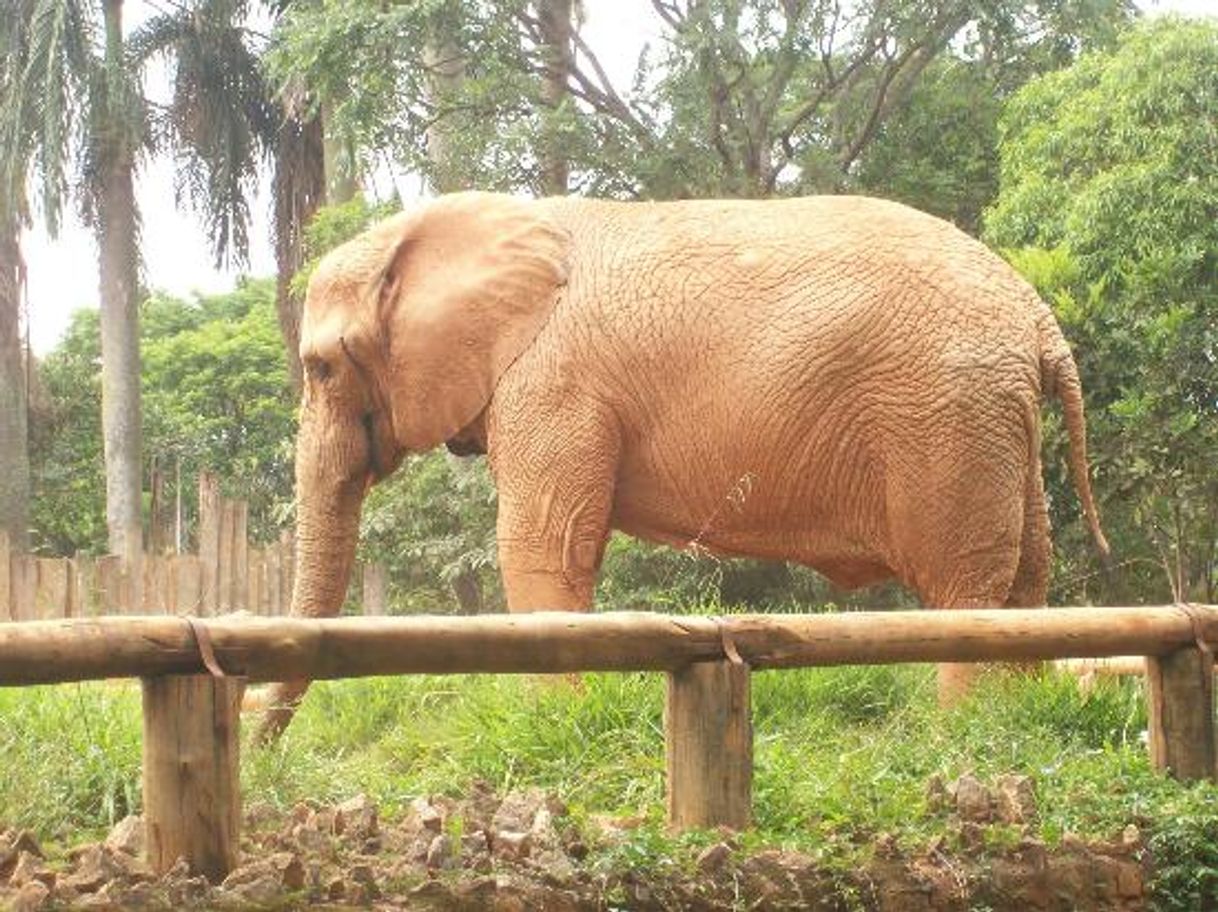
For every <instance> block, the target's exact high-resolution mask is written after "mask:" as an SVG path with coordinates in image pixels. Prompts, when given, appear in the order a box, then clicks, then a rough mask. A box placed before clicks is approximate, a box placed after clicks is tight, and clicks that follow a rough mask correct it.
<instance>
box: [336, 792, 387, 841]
mask: <svg viewBox="0 0 1218 912" xmlns="http://www.w3.org/2000/svg"><path fill="white" fill-rule="evenodd" d="M334 832H335V834H336V835H338V836H346V837H348V838H350V839H371V838H372V837H373V836H376V835H377V833H378V832H379V827H378V821H377V811H376V805H375V804H373V803H372V799H370V798H369V797H368V796H367V795H364V794H359V795H356V796H355V797H354V798H351V799H348V800H347V801H344V802H343V803H342V804H340V805H338V806H337V807H335V808H334Z"/></svg>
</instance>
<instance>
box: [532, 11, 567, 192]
mask: <svg viewBox="0 0 1218 912" xmlns="http://www.w3.org/2000/svg"><path fill="white" fill-rule="evenodd" d="M537 19H538V22H539V23H540V25H541V34H542V40H543V42H544V44H543V46H542V49H541V52H542V57H543V59H544V61H545V76H544V77H543V78H542V83H541V100H542V103H543V104H544V105H545V107H546V108H547V116H546V118H545V125H544V127H543V130H542V136H541V192H542V193H543V194H544V195H546V196H551V195H561V194H565V193H566V192H567V185H568V179H569V178H570V172H571V167H570V163H569V162H568V160H567V156H566V153H565V152H564V150H563V142H562V135H561V132H560V131H559V130H557V129H556V123H555V120H556V118H555V116H554V113H555V112H556V111H557V110H558V108H559V107H560V106H561V105H562V103H563V101H564V100H565V99H566V97H567V80H568V79H569V77H570V75H571V67H572V64H573V51H574V49H573V46H572V45H573V42H572V36H573V35H574V25H573V23H572V21H571V0H537Z"/></svg>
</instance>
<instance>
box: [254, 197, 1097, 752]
mask: <svg viewBox="0 0 1218 912" xmlns="http://www.w3.org/2000/svg"><path fill="white" fill-rule="evenodd" d="M301 357H302V360H303V363H304V366H305V370H306V374H307V377H306V384H305V390H304V397H303V407H302V418H301V429H300V435H299V438H298V442H297V460H296V472H297V492H298V526H297V540H298V554H297V559H298V563H297V567H298V571H297V577H296V584H295V590H294V594H293V610H294V611H295V612H297V613H300V614H305V615H315V616H319V615H332V614H335V613H336V612H337V611H338V609H339V606H340V605H341V603H342V600H343V595H344V593H345V591H346V588H347V582H348V577H349V575H350V570H351V564H352V555H353V553H354V548H355V544H356V537H357V532H358V519H359V511H360V503H361V500H362V498H363V495H364V492H365V491H366V489H367V488H368V486H369V485H371V484H374V483H375V482H376V481H377V480H379V479H381V478H383V477H385V476H386V475H388V474H389V473H390V472H392V471H393V470H394V468H395V467H396V466H397V465H398V463H399V462H400V460H401V458H402V456H403V455H404V454H406V453H409V452H419V451H423V450H428V449H431V448H432V447H435V446H438V445H440V444H442V443H446V442H447V443H448V444H449V445H450V447H451V448H453V449H455V450H458V451H463V452H471V451H484V452H486V453H487V454H488V457H489V459H490V465H491V468H492V471H493V473H494V476H495V481H496V485H497V487H498V491H499V518H498V537H499V555H500V563H501V567H502V572H503V580H504V586H505V589H506V592H507V598H508V604H509V607H510V608H511V610H512V611H526V610H534V609H571V610H587V609H588V608H590V607H591V601H592V591H593V584H594V581H595V577H596V574H597V571H598V568H599V565H600V561H601V556H602V553H603V551H604V546H605V541H606V538H607V536H608V535H609V531H610V530H611V529H621V530H623V531H625V532H628V533H630V534H633V535H637V536H641V537H643V538H648V539H652V540H655V541H661V542H667V543H670V544H673V545H676V546H678V547H696V548H705V549H708V550H710V551H713V552H717V553H721V554H730V555H750V556H754V557H761V558H774V559H785V560H792V561H798V562H800V563H803V564H807V565H808V566H811V567H814V568H816V569H817V570H819V571H821V572H822V573H824V574H825V575H826V576H827V577H828V578H829V579H831V580H832V581H833V582H835V583H836V584H838V585H842V586H851V587H853V586H863V585H867V584H870V583H875V582H879V581H881V580H887V579H896V580H899V581H901V582H902V583H904V584H905V585H907V586H908V587H910V588H911V589H912V590H913V591H914V592H916V593H917V594H918V596H919V597H920V599H921V600H922V602H923V604H925V605H927V606H932V607H937V608H962V607H982V606H1004V605H1011V606H1016V605H1019V606H1034V605H1041V604H1044V601H1045V594H1046V587H1047V578H1048V572H1049V558H1050V552H1049V549H1050V544H1049V528H1048V518H1047V514H1046V510H1045V498H1044V490H1043V486H1042V479H1041V463H1040V407H1041V401H1042V399H1044V398H1046V397H1048V396H1055V397H1056V398H1058V399H1060V400H1061V402H1062V405H1063V409H1064V413H1065V423H1066V427H1067V429H1068V431H1069V437H1070V444H1071V457H1070V463H1071V469H1072V472H1073V479H1074V483H1075V486H1076V489H1077V490H1078V493H1079V496H1080V499H1081V501H1082V505H1083V509H1084V511H1085V513H1086V516H1087V519H1088V521H1089V523H1090V525H1091V529H1092V532H1093V534H1094V536H1095V538H1096V541H1097V543H1098V544H1099V546H1100V548H1101V550H1106V545H1104V543H1103V535H1102V533H1101V531H1100V527H1099V521H1098V518H1097V516H1096V511H1095V507H1094V504H1093V501H1092V496H1091V491H1090V487H1089V482H1088V476H1087V463H1086V444H1085V430H1084V417H1083V407H1082V395H1081V387H1080V384H1079V378H1078V372H1077V370H1076V368H1075V364H1074V360H1073V358H1072V357H1071V354H1070V350H1069V348H1068V347H1067V345H1066V342H1065V340H1064V339H1063V337H1062V334H1061V331H1060V329H1059V328H1058V325H1057V323H1056V321H1055V320H1054V318H1053V315H1052V313H1051V312H1050V310H1049V308H1048V307H1047V306H1046V305H1045V304H1044V303H1043V302H1042V301H1041V300H1040V299H1039V297H1038V296H1037V295H1036V293H1035V292H1034V291H1033V290H1032V288H1031V287H1030V286H1029V285H1028V284H1027V283H1026V282H1024V281H1023V280H1022V279H1021V278H1019V276H1018V275H1016V273H1015V272H1014V271H1013V270H1012V269H1011V268H1010V267H1009V266H1008V265H1007V264H1006V263H1005V262H1003V261H1002V260H1001V259H1000V258H999V257H998V256H996V255H995V254H994V253H992V252H991V251H989V250H988V249H987V248H985V247H984V246H983V245H981V244H980V243H978V242H977V241H975V240H973V239H972V238H970V237H968V236H967V235H965V234H964V233H962V232H960V231H958V230H957V229H955V228H954V227H952V226H951V225H949V224H947V223H946V222H943V221H940V220H938V219H936V218H933V217H931V216H928V215H924V214H922V213H920V212H917V211H915V210H912V209H909V208H907V207H904V206H901V205H897V204H895V203H889V202H884V201H881V200H876V199H870V198H864V197H846V196H833V197H809V198H804V199H793V200H783V201H766V202H755V201H694V202H675V203H618V202H605V201H593V200H582V199H563V198H554V199H544V200H537V201H527V200H520V199H515V198H511V197H505V196H497V195H492V194H482V193H466V194H455V195H451V196H446V197H441V198H440V199H438V200H436V201H434V202H431V203H429V204H427V205H424V206H422V207H420V208H417V209H414V210H412V211H409V212H406V213H403V214H401V215H398V216H395V217H393V218H390V219H388V220H386V221H384V222H382V223H380V224H379V225H377V226H375V227H374V228H372V229H371V230H370V231H368V232H367V233H365V234H364V235H362V236H360V237H358V238H356V239H355V240H353V241H351V242H349V243H347V244H345V245H344V246H342V247H340V248H338V249H337V250H335V251H333V252H332V253H330V254H329V255H328V256H327V257H326V258H325V259H324V260H323V261H322V263H321V264H320V266H319V267H318V268H317V270H316V273H315V274H314V276H313V278H312V281H311V282H310V285H309V292H308V297H307V300H306V304H305V314H304V323H303V327H302V338H301ZM941 684H945V685H946V686H947V687H948V688H949V689H950V687H951V686H953V683H952V680H951V676H950V674H944V675H941ZM303 689H304V685H303V684H302V683H295V684H288V685H285V686H284V687H283V688H282V689H281V690H280V692H279V694H278V697H279V698H280V699H281V700H282V701H284V702H286V703H287V704H291V703H292V702H293V700H294V699H295V698H297V697H298V696H299V694H300V693H302V692H303ZM287 718H290V710H287V711H285V712H283V713H281V714H280V715H278V716H275V717H271V718H270V719H268V722H267V728H268V730H271V731H273V730H276V729H277V728H279V727H281V726H282V724H285V723H286V720H287Z"/></svg>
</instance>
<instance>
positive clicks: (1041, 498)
mask: <svg viewBox="0 0 1218 912" xmlns="http://www.w3.org/2000/svg"><path fill="white" fill-rule="evenodd" d="M1021 520H1022V522H1021V528H1020V531H1019V549H1018V557H1017V559H1016V560H1015V562H1014V567H1013V572H1012V571H1011V569H1010V568H1011V563H1012V562H1011V559H1010V557H1011V555H1010V553H1009V549H1007V548H1004V547H1002V546H1001V545H1000V546H999V547H997V548H995V549H994V552H993V554H994V560H993V562H992V563H991V564H989V565H988V567H986V568H985V569H983V570H982V571H981V572H979V573H976V574H974V575H973V576H972V577H971V578H966V579H963V580H956V581H953V582H952V583H951V584H950V585H948V586H947V587H946V589H945V590H943V591H941V593H940V594H939V595H938V597H937V599H938V600H933V601H929V602H927V604H931V605H935V606H936V607H947V608H997V607H1004V608H1040V607H1043V606H1044V604H1045V601H1046V595H1047V592H1048V587H1049V569H1050V561H1051V555H1050V544H1049V515H1048V511H1047V509H1046V506H1045V492H1044V482H1043V480H1042V479H1041V474H1040V464H1039V462H1036V463H1034V464H1033V465H1032V466H1031V467H1030V469H1029V471H1028V478H1027V481H1026V483H1025V491H1024V498H1023V510H1022V516H1021ZM970 590H971V591H970ZM932 598H935V597H934V596H932ZM1009 667H1011V666H1009ZM1013 667H1014V668H1015V669H1017V670H1021V671H1035V670H1037V669H1038V668H1039V664H1038V663H1017V664H1016V665H1014V666H1013ZM981 668H982V666H980V665H974V664H966V663H943V664H941V665H940V666H939V669H938V673H939V703H940V705H944V706H950V705H952V704H953V703H956V702H959V700H960V699H961V698H963V697H964V696H966V695H967V694H968V692H969V690H970V689H971V687H972V686H973V684H974V682H975V681H976V679H977V676H978V674H979V673H980V671H981Z"/></svg>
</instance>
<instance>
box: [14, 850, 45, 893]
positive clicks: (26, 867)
mask: <svg viewBox="0 0 1218 912" xmlns="http://www.w3.org/2000/svg"><path fill="white" fill-rule="evenodd" d="M8 882H9V885H10V886H14V887H24V886H26V885H27V884H30V883H35V882H37V883H42V884H44V885H45V886H48V887H51V886H54V885H55V875H54V873H52V872H51V871H49V870H47V866H46V865H45V864H44V863H43V861H42V858H41V856H38V855H34V854H33V853H31V852H26V851H24V850H22V851H21V853H20V854H19V855H18V856H17V864H16V865H14V866H13V872H12V874H10V875H9V879H8Z"/></svg>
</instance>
